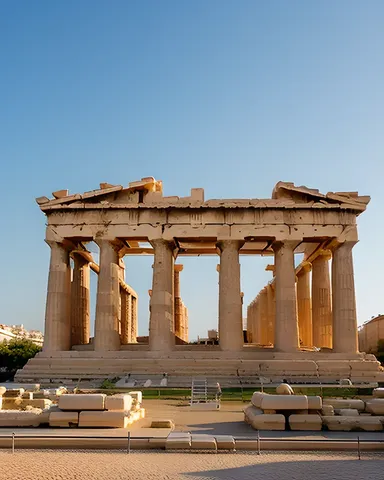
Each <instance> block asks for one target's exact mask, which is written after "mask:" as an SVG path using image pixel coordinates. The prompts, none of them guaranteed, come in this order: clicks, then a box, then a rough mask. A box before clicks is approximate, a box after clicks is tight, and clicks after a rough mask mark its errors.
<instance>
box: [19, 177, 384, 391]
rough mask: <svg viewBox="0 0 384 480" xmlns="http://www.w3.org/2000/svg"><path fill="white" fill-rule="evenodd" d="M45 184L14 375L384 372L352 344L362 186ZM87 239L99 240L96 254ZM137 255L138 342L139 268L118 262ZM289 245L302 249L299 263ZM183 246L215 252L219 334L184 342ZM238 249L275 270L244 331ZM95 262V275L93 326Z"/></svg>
mask: <svg viewBox="0 0 384 480" xmlns="http://www.w3.org/2000/svg"><path fill="white" fill-rule="evenodd" d="M53 196H54V198H53V199H49V198H47V197H40V198H38V199H37V203H38V204H39V206H40V209H41V210H42V212H43V213H44V214H45V215H46V217H47V229H46V242H47V243H48V245H49V246H50V249H51V261H50V271H49V278H48V291H47V305H46V318H45V338H44V348H43V352H41V353H40V354H39V355H38V356H37V357H35V358H34V359H32V360H30V361H29V362H28V364H27V365H26V366H25V367H24V369H23V370H21V371H19V372H18V373H17V379H18V380H27V379H28V380H32V379H38V380H42V379H43V380H44V379H46V380H57V379H60V378H64V379H71V378H75V379H78V378H79V377H81V378H105V377H107V376H111V375H113V376H120V375H124V374H127V373H136V374H139V373H143V374H144V373H146V374H163V373H167V374H168V376H169V378H172V377H174V378H175V379H182V378H189V379H190V377H191V376H193V375H197V374H201V373H204V374H205V375H212V376H216V377H219V376H221V377H223V378H231V377H235V378H236V377H237V378H238V377H240V378H243V379H246V380H245V381H247V382H248V383H257V382H258V381H259V380H260V379H264V381H265V379H272V380H273V379H276V380H278V379H282V378H287V377H288V378H289V379H290V381H292V382H294V381H307V382H310V381H318V380H319V379H320V380H321V381H322V382H326V381H337V380H340V379H343V378H350V379H351V380H352V381H353V382H357V383H358V382H369V381H375V380H376V381H377V380H378V379H379V378H382V376H383V373H382V372H381V367H380V366H379V363H378V362H377V361H376V358H375V357H374V356H373V355H367V354H365V353H359V351H358V342H357V319H356V302H355V288H354V273H353V257H352V251H353V246H354V245H355V244H356V242H357V241H358V236H357V225H356V218H357V216H358V215H359V214H360V213H362V212H364V210H365V209H366V206H367V204H368V203H369V200H370V198H369V197H367V196H360V195H359V194H358V193H357V192H336V193H327V194H322V193H320V192H319V191H318V190H314V189H309V188H306V187H296V186H294V185H293V184H292V183H285V182H279V183H278V184H277V185H276V186H275V188H274V189H273V192H272V198H271V199H256V198H255V199H218V200H205V199H204V190H203V189H201V188H194V189H192V190H191V194H190V196H189V197H180V198H179V197H165V196H163V193H162V183H161V182H160V181H156V180H155V179H154V178H152V177H149V178H143V179H142V180H141V181H138V182H132V183H130V184H129V185H128V186H127V187H123V186H120V185H110V184H105V183H104V184H101V185H100V189H98V190H94V191H91V192H86V193H83V194H74V195H69V193H68V191H66V190H61V191H58V192H54V194H53ZM90 242H96V244H97V245H98V247H99V263H98V264H96V263H95V262H94V259H93V257H92V254H91V252H90V251H89V249H88V248H87V246H88V245H90ZM138 254H147V255H153V278H152V289H151V290H150V292H149V294H150V309H149V338H148V339H147V341H142V340H140V341H138V337H137V335H138V333H137V308H138V303H139V302H140V299H138V296H137V294H136V292H135V291H134V289H133V288H132V287H131V284H132V281H133V280H134V276H135V272H131V271H126V269H125V268H124V261H123V258H124V256H125V255H138ZM298 254H301V257H303V261H302V262H301V263H300V264H299V265H298V266H295V255H298ZM185 255H189V256H190V255H216V256H217V257H218V262H219V268H218V272H219V321H218V323H219V324H218V330H219V345H191V344H188V321H193V319H192V318H190V319H188V311H187V308H186V306H185V305H184V302H183V300H182V298H181V293H180V292H181V289H180V283H182V273H181V272H182V268H183V266H182V257H183V256H185ZM240 255H269V256H270V257H271V259H273V260H274V261H273V262H271V265H269V266H268V267H267V269H268V270H271V272H272V274H273V278H272V280H271V282H270V283H269V284H268V285H267V286H266V287H265V288H264V289H263V290H262V291H261V292H260V293H259V294H258V295H257V296H256V297H255V299H254V300H253V301H252V302H251V304H250V305H249V306H248V307H247V336H246V337H247V340H248V341H247V343H244V336H243V312H242V310H243V306H242V291H241V285H240V262H239V256H240ZM296 258H298V257H296ZM175 262H177V263H175ZM330 263H331V266H330ZM296 264H297V262H296ZM91 269H92V270H93V271H95V272H96V273H97V274H98V283H97V301H96V303H97V304H96V317H95V324H94V337H93V338H90V294H89V282H90V280H89V279H90V270H91ZM256 275H257V272H255V276H256ZM256 293H257V292H255V294H256ZM196 301H198V299H197V300H196ZM175 382H176V383H177V381H176V380H175ZM180 382H182V381H181V380H180Z"/></svg>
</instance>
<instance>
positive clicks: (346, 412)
mask: <svg viewBox="0 0 384 480" xmlns="http://www.w3.org/2000/svg"><path fill="white" fill-rule="evenodd" d="M335 414H336V415H341V416H342V417H358V416H359V411H358V410H356V408H336V409H335Z"/></svg>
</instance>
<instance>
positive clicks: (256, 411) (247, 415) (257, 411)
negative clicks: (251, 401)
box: [244, 405, 264, 423]
mask: <svg viewBox="0 0 384 480" xmlns="http://www.w3.org/2000/svg"><path fill="white" fill-rule="evenodd" d="M255 415H264V412H263V410H261V408H257V407H254V406H253V405H248V407H246V408H244V421H245V422H246V423H250V419H251V418H252V417H254V416H255Z"/></svg>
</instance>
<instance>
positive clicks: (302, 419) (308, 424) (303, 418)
mask: <svg viewBox="0 0 384 480" xmlns="http://www.w3.org/2000/svg"><path fill="white" fill-rule="evenodd" d="M288 421H289V426H290V428H291V430H305V431H308V430H315V431H319V430H321V428H322V426H323V422H322V419H321V417H320V415H295V414H293V415H290V416H289V419H288Z"/></svg>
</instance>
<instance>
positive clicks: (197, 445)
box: [191, 434, 216, 450]
mask: <svg viewBox="0 0 384 480" xmlns="http://www.w3.org/2000/svg"><path fill="white" fill-rule="evenodd" d="M191 448H192V449H196V450H216V440H215V437H214V436H213V435H205V434H192V435H191Z"/></svg>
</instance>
